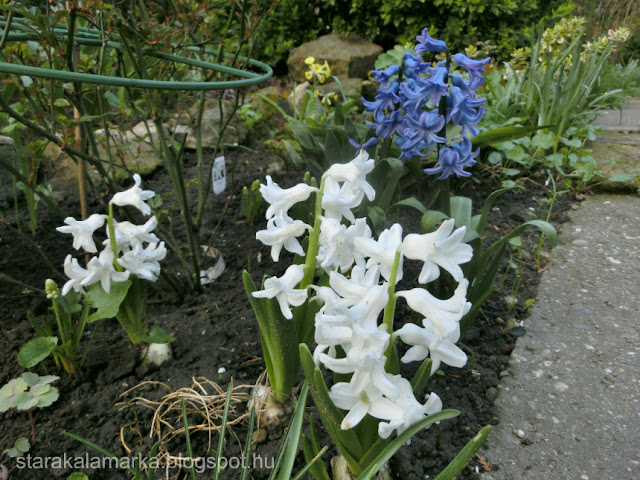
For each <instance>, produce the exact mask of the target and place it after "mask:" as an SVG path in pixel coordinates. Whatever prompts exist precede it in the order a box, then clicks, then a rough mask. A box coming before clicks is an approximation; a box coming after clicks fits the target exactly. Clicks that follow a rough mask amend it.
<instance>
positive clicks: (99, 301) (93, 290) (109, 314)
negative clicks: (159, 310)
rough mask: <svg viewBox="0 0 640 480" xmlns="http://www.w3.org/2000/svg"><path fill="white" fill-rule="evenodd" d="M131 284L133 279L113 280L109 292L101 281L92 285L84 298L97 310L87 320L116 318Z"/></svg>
mask: <svg viewBox="0 0 640 480" xmlns="http://www.w3.org/2000/svg"><path fill="white" fill-rule="evenodd" d="M130 286H131V280H127V281H126V282H111V289H110V291H109V293H107V292H105V291H104V289H103V288H102V285H100V284H99V283H94V284H93V285H91V287H89V292H88V293H87V294H86V295H85V297H84V299H85V302H87V303H88V304H89V305H90V306H91V307H93V308H95V309H96V310H97V311H96V312H93V313H92V314H91V315H89V317H88V318H87V321H88V322H94V321H96V320H101V319H103V318H114V317H115V316H116V315H117V314H118V310H119V309H120V304H121V303H122V301H123V300H124V297H126V296H127V292H128V291H129V287H130ZM141 301H144V300H141Z"/></svg>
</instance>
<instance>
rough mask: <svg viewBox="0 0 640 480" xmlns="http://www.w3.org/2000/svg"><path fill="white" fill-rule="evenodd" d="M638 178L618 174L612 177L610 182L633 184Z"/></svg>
mask: <svg viewBox="0 0 640 480" xmlns="http://www.w3.org/2000/svg"><path fill="white" fill-rule="evenodd" d="M637 178H638V175H633V174H631V173H616V174H615V175H611V176H610V177H609V178H608V180H609V181H610V182H614V183H618V182H631V181H633V180H635V179H637Z"/></svg>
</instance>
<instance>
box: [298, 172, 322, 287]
mask: <svg viewBox="0 0 640 480" xmlns="http://www.w3.org/2000/svg"><path fill="white" fill-rule="evenodd" d="M324 181H325V178H324V177H322V180H320V188H319V189H318V192H317V193H316V208H315V211H314V215H313V217H314V219H313V229H312V230H311V234H310V235H309V246H308V247H307V257H306V259H305V262H304V277H302V282H300V288H307V287H308V286H309V285H311V283H313V276H314V275H315V272H316V264H317V262H318V260H317V258H316V257H317V256H318V250H319V248H320V246H319V242H318V240H319V238H320V224H321V223H322V220H321V219H320V217H321V216H322V193H323V192H324Z"/></svg>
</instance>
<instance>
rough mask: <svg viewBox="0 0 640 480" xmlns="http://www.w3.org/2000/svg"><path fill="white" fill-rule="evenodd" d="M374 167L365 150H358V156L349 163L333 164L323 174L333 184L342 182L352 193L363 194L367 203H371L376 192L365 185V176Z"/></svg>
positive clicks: (373, 162)
mask: <svg viewBox="0 0 640 480" xmlns="http://www.w3.org/2000/svg"><path fill="white" fill-rule="evenodd" d="M374 167H375V161H374V160H373V159H370V158H369V154H368V153H367V152H366V151H365V150H360V152H359V153H358V156H357V157H356V158H354V159H353V160H351V161H350V162H349V163H344V164H342V163H334V164H333V165H331V166H330V167H329V169H328V170H327V171H326V172H325V173H324V175H323V176H324V177H325V178H327V179H329V178H330V179H331V180H333V181H334V182H344V183H345V184H347V185H348V186H349V187H350V188H351V190H352V191H353V192H356V193H357V192H362V193H364V194H365V195H366V196H367V198H368V199H369V201H373V199H374V198H375V196H376V191H375V190H374V189H373V187H372V186H371V185H370V184H369V183H367V180H366V177H367V174H368V173H370V172H371V170H373V168H374Z"/></svg>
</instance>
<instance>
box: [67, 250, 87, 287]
mask: <svg viewBox="0 0 640 480" xmlns="http://www.w3.org/2000/svg"><path fill="white" fill-rule="evenodd" d="M64 274H65V275H66V276H67V277H69V279H70V280H69V281H67V283H65V284H64V286H63V287H62V296H65V295H66V294H67V293H69V290H71V289H73V290H75V291H76V292H78V293H86V292H85V290H84V288H82V284H81V282H82V281H83V280H84V279H85V278H86V277H87V275H89V270H87V269H86V268H82V267H81V266H80V264H79V263H78V259H77V258H73V257H72V256H71V255H67V257H66V258H65V259H64Z"/></svg>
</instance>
